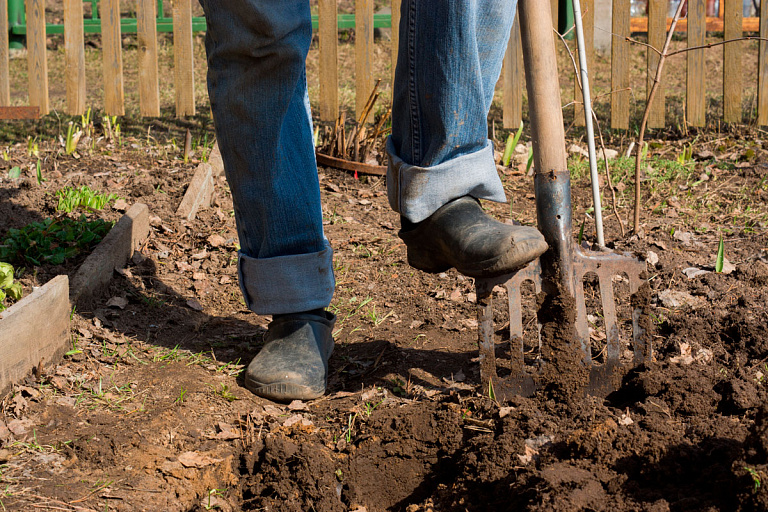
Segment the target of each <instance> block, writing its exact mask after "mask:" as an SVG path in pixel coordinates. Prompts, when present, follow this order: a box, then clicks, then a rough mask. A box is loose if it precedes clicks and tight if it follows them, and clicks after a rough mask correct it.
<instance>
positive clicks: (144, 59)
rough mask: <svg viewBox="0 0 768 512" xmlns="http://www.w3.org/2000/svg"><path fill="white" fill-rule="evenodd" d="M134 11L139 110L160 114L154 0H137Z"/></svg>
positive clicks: (146, 114)
mask: <svg viewBox="0 0 768 512" xmlns="http://www.w3.org/2000/svg"><path fill="white" fill-rule="evenodd" d="M137 10H138V12H137V13H136V26H137V32H138V34H137V36H138V54H139V111H140V112H141V115H142V116H145V117H157V116H159V115H160V86H159V81H158V73H157V23H156V22H155V16H156V14H155V13H156V12H157V3H156V0H139V3H138V5H137Z"/></svg>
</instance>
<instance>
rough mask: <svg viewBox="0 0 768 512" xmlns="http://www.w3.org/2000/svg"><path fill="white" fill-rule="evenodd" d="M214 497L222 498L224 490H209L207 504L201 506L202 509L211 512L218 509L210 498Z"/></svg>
mask: <svg viewBox="0 0 768 512" xmlns="http://www.w3.org/2000/svg"><path fill="white" fill-rule="evenodd" d="M214 496H224V489H211V490H209V491H208V502H207V503H206V504H205V505H203V508H205V510H213V509H215V508H220V507H219V506H218V505H217V504H216V503H214V502H213V501H212V498H213V497H214Z"/></svg>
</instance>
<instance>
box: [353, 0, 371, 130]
mask: <svg viewBox="0 0 768 512" xmlns="http://www.w3.org/2000/svg"><path fill="white" fill-rule="evenodd" d="M374 83H375V81H374V79H373V0H355V118H357V119H359V118H360V116H361V115H362V113H363V108H365V104H366V102H367V101H368V97H369V96H370V95H371V91H373V86H374ZM372 110H373V109H372ZM370 118H371V115H370V114H369V116H368V118H367V119H363V123H366V122H368V120H370Z"/></svg>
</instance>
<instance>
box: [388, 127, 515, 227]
mask: <svg viewBox="0 0 768 512" xmlns="http://www.w3.org/2000/svg"><path fill="white" fill-rule="evenodd" d="M387 153H389V167H388V169H387V197H388V198H389V205H390V206H391V207H392V209H393V210H395V211H396V212H398V213H399V214H400V215H402V216H403V217H405V218H406V219H408V220H409V221H411V222H421V221H422V220H424V219H426V218H427V217H429V216H430V215H432V214H433V213H435V211H437V209H438V208H440V207H441V206H443V205H444V204H446V203H448V202H450V201H453V200H454V199H458V198H459V197H463V196H472V197H474V198H477V199H488V200H490V201H496V202H498V203H504V202H506V201H507V197H506V195H505V194H504V186H503V185H502V183H501V179H499V175H498V173H497V172H496V162H495V161H494V158H493V145H492V143H491V141H487V143H486V145H485V147H484V148H482V149H480V150H478V151H475V152H474V153H469V154H466V155H462V156H459V157H456V158H452V159H451V160H448V161H446V162H443V163H440V164H438V165H434V166H432V167H419V166H416V165H409V164H407V163H405V162H404V161H403V160H402V159H401V158H400V157H398V156H397V155H396V154H395V151H394V146H393V145H392V139H391V138H390V139H387Z"/></svg>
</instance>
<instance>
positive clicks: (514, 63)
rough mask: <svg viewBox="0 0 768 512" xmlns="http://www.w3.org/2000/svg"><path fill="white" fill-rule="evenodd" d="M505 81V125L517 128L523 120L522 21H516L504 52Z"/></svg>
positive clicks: (503, 93) (511, 128)
mask: <svg viewBox="0 0 768 512" xmlns="http://www.w3.org/2000/svg"><path fill="white" fill-rule="evenodd" d="M503 70H504V82H503V85H502V101H503V125H504V128H507V129H510V130H515V129H517V128H518V127H519V126H520V121H522V120H523V89H524V88H525V84H523V45H522V43H521V41H520V21H519V20H518V16H515V23H514V25H512V31H511V32H510V34H509V44H507V51H506V53H505V54H504V67H503Z"/></svg>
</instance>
